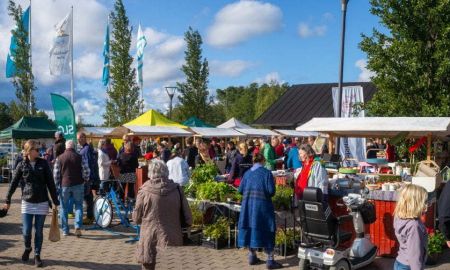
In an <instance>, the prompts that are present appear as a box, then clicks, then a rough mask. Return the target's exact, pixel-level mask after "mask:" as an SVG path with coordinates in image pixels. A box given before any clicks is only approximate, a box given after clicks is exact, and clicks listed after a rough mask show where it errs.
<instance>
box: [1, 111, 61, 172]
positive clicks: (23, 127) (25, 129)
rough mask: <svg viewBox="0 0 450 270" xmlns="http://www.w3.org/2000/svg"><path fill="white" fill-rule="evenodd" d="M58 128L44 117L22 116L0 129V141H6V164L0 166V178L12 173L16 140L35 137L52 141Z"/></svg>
mask: <svg viewBox="0 0 450 270" xmlns="http://www.w3.org/2000/svg"><path fill="white" fill-rule="evenodd" d="M57 130H58V128H57V127H56V126H55V124H53V123H52V122H50V121H49V120H48V119H47V118H46V117H31V116H24V117H22V118H21V119H20V120H19V121H17V122H16V123H14V124H13V125H11V126H10V127H8V128H5V129H4V130H2V131H0V141H5V142H7V143H6V145H8V146H9V147H8V149H7V151H8V155H7V158H8V160H7V165H6V166H3V167H2V168H1V174H2V175H1V176H2V178H5V179H9V178H10V177H11V175H12V171H13V164H14V160H15V159H16V156H17V154H18V152H19V148H17V146H16V144H15V143H16V141H17V140H29V139H36V140H38V141H40V142H46V143H49V142H51V141H53V138H54V136H55V132H56V131H57Z"/></svg>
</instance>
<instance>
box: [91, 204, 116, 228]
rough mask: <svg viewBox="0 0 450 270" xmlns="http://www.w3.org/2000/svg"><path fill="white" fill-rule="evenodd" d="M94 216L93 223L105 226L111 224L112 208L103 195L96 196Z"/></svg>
mask: <svg viewBox="0 0 450 270" xmlns="http://www.w3.org/2000/svg"><path fill="white" fill-rule="evenodd" d="M94 217H95V223H96V224H97V225H98V226H100V227H102V228H107V227H109V225H111V222H112V220H113V208H112V205H111V202H110V201H109V200H108V199H107V198H105V197H98V198H97V199H95V202H94Z"/></svg>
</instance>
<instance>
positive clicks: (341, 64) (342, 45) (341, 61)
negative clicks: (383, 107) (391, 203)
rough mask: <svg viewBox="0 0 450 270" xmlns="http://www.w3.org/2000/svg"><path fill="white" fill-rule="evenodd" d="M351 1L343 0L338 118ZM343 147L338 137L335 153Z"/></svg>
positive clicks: (340, 110) (340, 111) (339, 115)
mask: <svg viewBox="0 0 450 270" xmlns="http://www.w3.org/2000/svg"><path fill="white" fill-rule="evenodd" d="M348 1H349V0H341V10H342V28H341V60H340V63H339V84H338V88H339V90H338V91H339V93H338V99H337V106H338V110H337V111H338V115H337V117H341V114H342V101H341V100H342V81H343V75H344V44H345V19H346V15H347V4H348ZM340 147H341V139H340V138H339V137H338V138H337V142H336V149H335V153H336V154H339V151H340Z"/></svg>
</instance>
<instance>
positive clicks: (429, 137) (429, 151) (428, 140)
mask: <svg viewBox="0 0 450 270" xmlns="http://www.w3.org/2000/svg"><path fill="white" fill-rule="evenodd" d="M427 160H428V161H431V133H428V135H427Z"/></svg>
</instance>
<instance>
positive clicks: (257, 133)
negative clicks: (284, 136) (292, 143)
mask: <svg viewBox="0 0 450 270" xmlns="http://www.w3.org/2000/svg"><path fill="white" fill-rule="evenodd" d="M236 130H237V131H239V132H240V133H242V134H244V135H246V136H248V137H266V136H277V135H278V134H277V133H275V132H273V131H272V130H270V129H258V128H236Z"/></svg>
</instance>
